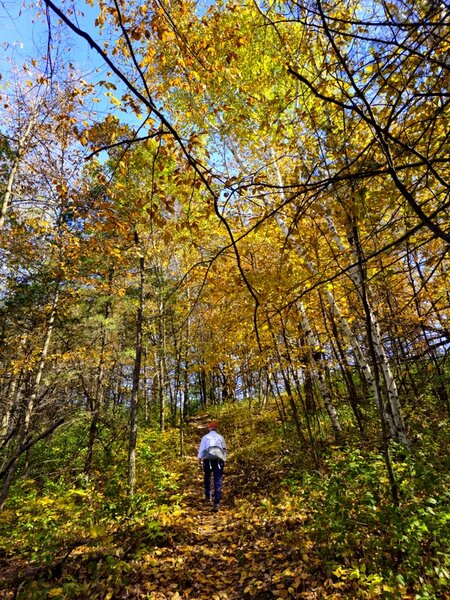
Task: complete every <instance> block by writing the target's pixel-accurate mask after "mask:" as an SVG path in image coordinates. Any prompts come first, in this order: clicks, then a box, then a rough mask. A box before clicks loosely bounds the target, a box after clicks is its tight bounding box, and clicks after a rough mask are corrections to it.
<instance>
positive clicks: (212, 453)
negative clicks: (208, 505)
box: [198, 421, 227, 512]
mask: <svg viewBox="0 0 450 600" xmlns="http://www.w3.org/2000/svg"><path fill="white" fill-rule="evenodd" d="M226 459H227V445H226V444H225V440H224V439H223V437H222V436H221V435H220V433H217V423H215V422H214V421H213V422H212V423H209V425H208V433H207V434H205V435H204V436H203V437H202V440H201V442H200V446H199V449H198V462H199V466H200V467H203V481H204V486H205V500H206V501H207V502H211V474H212V475H213V479H214V504H213V511H214V512H217V511H218V510H219V503H220V498H221V495H222V477H223V469H224V466H225V461H226Z"/></svg>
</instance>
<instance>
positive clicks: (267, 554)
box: [145, 443, 320, 600]
mask: <svg viewBox="0 0 450 600" xmlns="http://www.w3.org/2000/svg"><path fill="white" fill-rule="evenodd" d="M189 452H190V453H191V456H192V458H190V459H187V460H186V461H185V462H184V463H183V465H182V469H183V472H182V478H181V481H182V482H183V483H182V485H183V486H184V495H183V500H182V502H181V504H180V507H179V510H175V512H174V514H171V515H170V517H169V516H168V517H167V519H166V520H165V523H164V524H165V526H166V528H167V531H168V544H167V546H164V547H160V548H157V549H155V550H154V551H152V552H151V555H147V557H146V558H147V561H148V562H147V564H148V565H149V572H148V573H147V575H148V578H147V580H146V584H145V587H146V590H147V593H148V594H149V595H148V596H147V597H149V598H152V599H153V600H165V599H172V600H176V599H177V598H194V599H197V600H202V599H213V600H218V599H223V600H244V599H247V598H249V599H250V598H258V599H260V600H262V599H264V598H311V599H312V598H319V597H320V596H318V595H317V593H316V590H315V586H314V585H313V582H312V577H311V573H309V572H308V568H307V566H306V562H305V561H307V559H308V542H307V540H303V539H302V537H301V531H300V529H299V528H301V524H302V522H303V520H304V516H301V515H296V514H295V513H291V514H290V516H288V517H287V516H286V510H285V507H283V505H280V506H279V507H277V508H276V509H275V510H274V509H273V508H271V509H269V508H268V507H266V508H265V507H264V501H263V502H262V503H260V502H259V501H258V503H257V504H258V505H257V506H255V505H253V503H252V502H251V500H250V499H249V498H247V499H245V498H240V497H239V494H238V490H237V489H235V487H234V482H235V481H236V479H239V478H236V473H235V472H234V471H233V469H234V465H233V461H232V460H230V461H229V462H228V463H227V466H226V470H225V475H224V483H223V501H222V503H221V506H220V510H219V512H217V513H213V512H212V510H211V505H210V504H206V503H205V502H204V501H203V487H202V473H201V472H200V471H199V470H198V467H197V461H196V459H195V455H196V447H194V443H192V445H191V447H190V448H189ZM150 565H151V566H150Z"/></svg>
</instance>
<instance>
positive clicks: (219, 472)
mask: <svg viewBox="0 0 450 600" xmlns="http://www.w3.org/2000/svg"><path fill="white" fill-rule="evenodd" d="M224 466H225V463H224V462H223V460H220V459H217V460H204V461H203V475H204V484H205V497H206V498H208V499H209V498H211V473H212V475H213V478H214V504H219V502H220V498H221V495H222V477H223V468H224Z"/></svg>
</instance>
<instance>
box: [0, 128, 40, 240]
mask: <svg viewBox="0 0 450 600" xmlns="http://www.w3.org/2000/svg"><path fill="white" fill-rule="evenodd" d="M34 122H35V121H34V119H32V118H30V120H29V121H28V123H27V126H26V128H25V131H24V132H23V135H22V136H21V137H20V138H19V142H18V144H17V150H16V157H15V159H14V161H13V164H12V166H11V171H10V172H9V177H8V181H7V182H6V189H5V194H4V196H3V202H2V208H1V210H0V231H1V230H2V229H3V226H4V224H5V218H6V213H7V210H8V208H9V205H10V202H11V197H12V190H13V184H14V179H15V177H16V174H17V170H18V168H19V165H20V161H21V159H22V155H23V150H24V148H25V146H26V144H27V141H28V138H29V136H30V133H31V128H32V127H33V125H34Z"/></svg>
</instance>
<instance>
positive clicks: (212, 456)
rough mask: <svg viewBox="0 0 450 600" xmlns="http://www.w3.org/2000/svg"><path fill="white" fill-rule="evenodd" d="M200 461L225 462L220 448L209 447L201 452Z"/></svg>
mask: <svg viewBox="0 0 450 600" xmlns="http://www.w3.org/2000/svg"><path fill="white" fill-rule="evenodd" d="M202 460H225V454H224V452H223V450H222V448H221V447H220V446H209V448H206V450H203V452H202Z"/></svg>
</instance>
